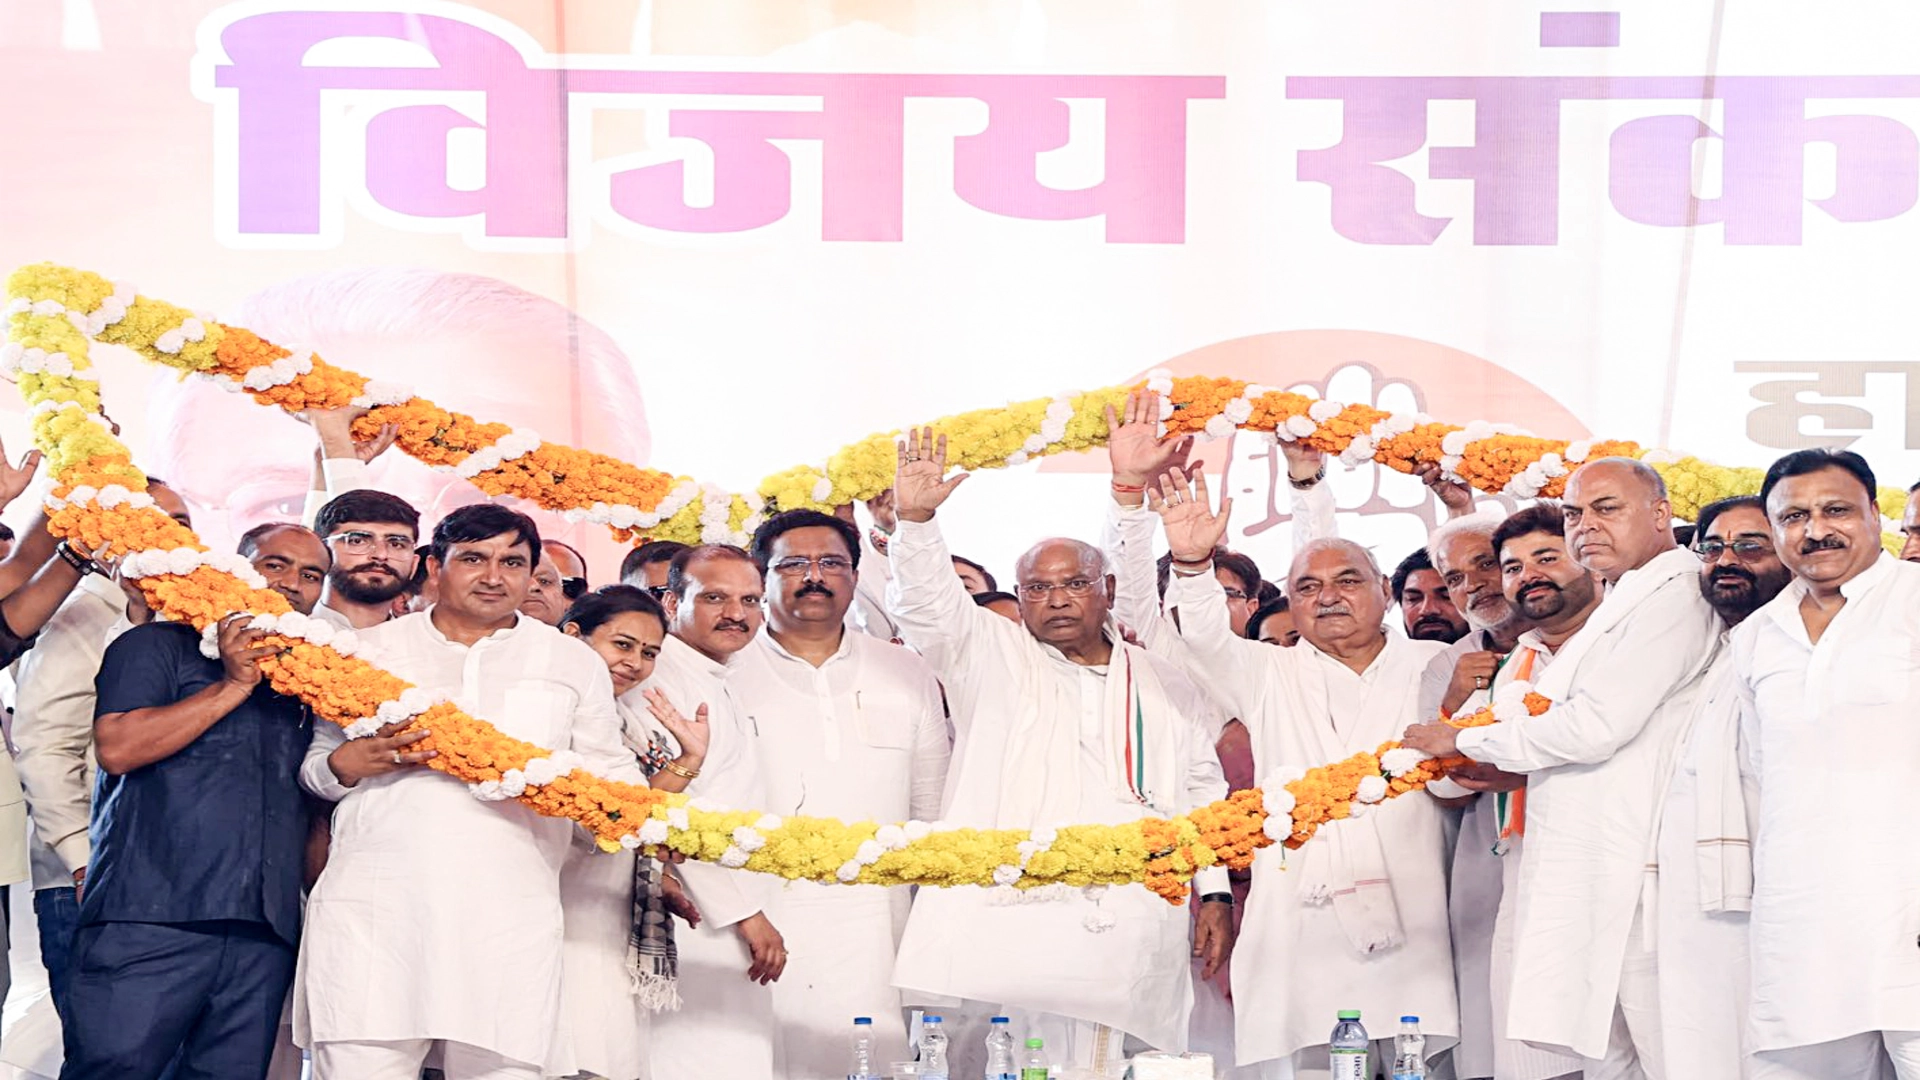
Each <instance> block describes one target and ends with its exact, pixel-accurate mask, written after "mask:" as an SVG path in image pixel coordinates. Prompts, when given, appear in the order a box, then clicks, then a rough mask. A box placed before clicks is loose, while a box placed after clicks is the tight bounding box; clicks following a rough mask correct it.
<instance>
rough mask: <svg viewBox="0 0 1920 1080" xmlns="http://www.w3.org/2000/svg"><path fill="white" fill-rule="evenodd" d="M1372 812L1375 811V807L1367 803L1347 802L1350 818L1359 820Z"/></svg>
mask: <svg viewBox="0 0 1920 1080" xmlns="http://www.w3.org/2000/svg"><path fill="white" fill-rule="evenodd" d="M1371 813H1373V807H1371V806H1369V805H1367V804H1366V803H1363V802H1352V803H1348V804H1347V817H1348V819H1350V820H1353V821H1358V820H1360V819H1361V818H1363V817H1366V816H1367V815H1368V814H1371Z"/></svg>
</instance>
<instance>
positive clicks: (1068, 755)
mask: <svg viewBox="0 0 1920 1080" xmlns="http://www.w3.org/2000/svg"><path fill="white" fill-rule="evenodd" d="M900 461H901V465H900V473H899V476H898V477H897V478H896V483H895V486H894V495H895V499H896V503H897V508H898V512H899V515H900V519H901V520H900V524H899V527H898V529H897V530H896V531H895V533H894V535H893V540H892V544H891V545H890V556H891V559H892V562H893V587H894V593H893V597H892V600H893V602H892V604H891V605H890V606H891V608H892V610H893V612H894V616H895V618H896V619H897V620H898V622H899V625H900V627H901V631H902V636H903V637H905V638H906V640H907V642H908V644H910V645H912V646H914V647H915V648H916V649H918V650H919V652H920V653H921V655H922V656H924V657H925V658H926V659H927V661H928V663H930V664H931V665H932V666H933V669H934V671H935V672H936V673H937V674H938V675H939V676H940V678H941V681H942V683H943V684H944V685H945V687H946V691H947V701H948V705H949V707H950V709H951V710H952V713H953V717H954V723H955V726H956V729H957V732H958V741H957V742H956V746H955V750H954V764H953V770H952V779H951V782H950V784H949V805H948V807H947V810H946V813H945V817H946V820H947V822H948V823H950V824H952V825H955V826H969V827H977V828H1014V829H1030V830H1041V831H1040V832H1039V834H1038V835H1039V836H1040V837H1042V838H1044V837H1045V835H1046V832H1045V830H1046V829H1049V828H1051V827H1054V826H1058V825H1067V824H1117V823H1120V822H1125V821H1131V820H1136V819H1139V818H1141V817H1147V816H1169V815H1173V814H1179V813H1183V812H1185V811H1187V810H1189V809H1191V808H1193V807H1195V806H1198V805H1202V804H1205V803H1208V802H1211V801H1213V800H1215V799H1218V798H1221V797H1223V796H1224V795H1225V793H1226V783H1225V780H1224V779H1223V778H1222V776H1221V773H1220V766H1219V762H1218V761H1217V760H1216V759H1215V758H1214V755H1213V751H1212V745H1211V743H1210V741H1209V740H1208V737H1207V734H1206V732H1205V731H1203V730H1202V729H1201V727H1200V725H1199V723H1198V722H1197V721H1196V720H1195V719H1194V717H1196V716H1198V715H1200V714H1201V713H1203V712H1204V710H1205V709H1207V708H1208V705H1207V703H1206V699H1205V697H1204V695H1202V694H1201V693H1200V691H1199V690H1198V689H1197V688H1196V687H1194V686H1193V684H1192V683H1191V682H1190V681H1189V680H1188V679H1187V678H1186V677H1185V676H1184V675H1182V674H1181V673H1180V672H1179V671H1177V670H1175V669H1174V668H1172V667H1171V666H1169V665H1166V664H1165V663H1164V661H1160V660H1157V659H1155V658H1153V657H1151V656H1149V655H1148V654H1147V653H1146V651H1145V650H1142V649H1138V648H1135V647H1133V646H1129V645H1126V644H1125V643H1124V642H1122V641H1120V640H1119V639H1118V636H1117V635H1116V634H1113V633H1112V631H1111V630H1108V631H1106V633H1105V634H1104V635H1103V634H1102V633H1101V631H1100V624H1099V620H1103V619H1105V618H1106V615H1107V604H1108V602H1109V598H1110V596H1111V592H1110V589H1111V584H1110V579H1109V578H1108V577H1107V576H1106V575H1105V574H1104V573H1103V572H1102V570H1101V566H1100V563H1101V559H1100V556H1099V553H1098V552H1097V550H1094V549H1092V548H1091V546H1090V545H1085V544H1079V543H1077V542H1073V541H1047V542H1044V543H1042V544H1041V545H1039V546H1038V547H1036V548H1035V549H1034V550H1033V551H1030V552H1029V553H1028V554H1027V555H1026V556H1024V557H1023V558H1022V559H1021V561H1020V564H1019V567H1018V572H1019V574H1020V582H1019V587H1020V589H1021V595H1022V597H1023V599H1022V614H1023V617H1024V618H1025V619H1026V625H1017V624H1015V623H1013V622H1011V621H1010V620H1008V619H1005V618H1002V617H1001V616H999V615H995V614H994V613H992V612H990V611H986V610H984V609H982V608H979V607H976V606H975V605H974V603H973V601H972V598H971V597H970V596H968V595H967V592H966V589H965V588H964V587H963V586H962V585H961V583H960V582H959V580H958V579H957V578H955V576H954V574H953V568H952V566H953V564H952V561H951V557H950V555H949V554H948V551H947V547H946V544H945V542H944V541H943V540H942V539H941V536H940V530H939V528H938V527H937V526H936V525H935V524H934V523H933V521H932V520H931V518H932V515H933V510H934V508H936V507H938V506H939V505H940V503H941V501H943V500H944V499H945V497H946V495H947V493H949V492H950V491H951V490H952V488H953V487H954V486H956V485H957V484H958V482H959V480H960V479H962V478H963V477H956V478H953V479H949V480H947V481H945V483H944V484H942V483H940V476H941V474H942V472H943V471H944V465H945V462H944V446H942V447H940V449H939V451H938V452H936V450H935V445H934V442H933V438H932V435H931V433H919V434H917V435H916V436H915V437H914V439H913V442H912V444H911V449H909V448H906V447H903V448H902V450H901V452H900ZM1029 594H1031V595H1029ZM1063 629H1064V631H1065V632H1067V633H1070V634H1071V635H1073V638H1072V640H1071V641H1066V639H1064V638H1062V639H1061V640H1063V641H1064V642H1065V643H1066V646H1067V647H1070V648H1073V649H1075V655H1076V657H1078V659H1070V658H1069V656H1068V654H1067V653H1066V652H1065V651H1063V648H1062V647H1060V646H1055V645H1052V644H1047V643H1043V641H1041V640H1040V639H1039V638H1038V637H1037V636H1036V634H1046V635H1049V636H1055V635H1056V634H1057V633H1059V632H1061V631H1063ZM1089 629H1090V630H1091V632H1092V634H1093V636H1092V637H1091V638H1090V639H1085V635H1086V633H1087V632H1088V631H1089ZM1083 639H1084V640H1083ZM1083 650H1084V651H1083ZM1089 660H1104V661H1105V662H1104V663H1090V662H1086V661H1089ZM1133 719H1137V720H1138V721H1139V723H1137V724H1136V723H1133V722H1132V720H1133ZM1129 755H1132V762H1133V763H1134V765H1135V766H1136V768H1132V769H1130V768H1129V767H1128V760H1129ZM1196 888H1197V890H1198V891H1199V892H1200V893H1201V895H1202V896H1203V897H1206V896H1213V895H1220V894H1228V885H1227V881H1226V871H1225V869H1224V868H1223V867H1210V868H1208V869H1207V870H1204V871H1202V872H1201V874H1200V875H1198V876H1197V878H1196ZM1201 906H1202V909H1203V913H1202V915H1201V923H1200V925H1201V929H1200V931H1198V933H1199V935H1200V936H1201V939H1202V943H1203V945H1207V946H1208V947H1209V951H1212V950H1213V949H1217V948H1219V947H1220V946H1223V945H1224V944H1225V937H1224V936H1225V935H1229V934H1230V933H1231V930H1230V925H1231V919H1230V917H1229V916H1230V912H1229V911H1228V910H1227V909H1226V907H1225V905H1224V904H1222V903H1218V902H1211V903H1203V904H1202V905H1201ZM1189 926H1190V916H1189V914H1188V911H1187V909H1186V908H1185V907H1184V906H1178V907H1177V906H1174V905H1171V904H1168V903H1167V902H1166V901H1165V900H1163V899H1161V898H1159V897H1158V896H1155V895H1153V894H1152V893H1150V892H1148V891H1147V890H1145V889H1143V888H1140V887H1137V886H1127V887H1116V888H1109V889H1106V890H1104V891H1095V894H1094V895H1089V893H1088V892H1083V891H1081V890H1073V889H1064V888H1063V889H1045V890H1035V891H1030V892H1024V893H1014V892H1011V891H1004V892H1003V891H1001V890H997V889H982V888H952V889H922V890H920V892H919V894H918V896H916V898H915V900H914V907H913V912H912V914H911V916H910V917H909V918H908V922H907V929H906V933H905V936H904V938H903V940H902V941H901V945H900V954H899V959H898V962H897V964H896V967H895V977H894V982H895V984H896V985H898V986H899V987H901V989H902V990H904V991H907V992H908V993H909V1000H924V998H925V997H926V996H928V995H935V996H938V997H939V998H940V999H943V1000H948V1001H950V1000H953V999H961V1001H962V1002H964V1004H963V1005H962V1006H961V1008H962V1011H963V1013H964V1014H966V1015H969V1016H971V1015H972V1014H976V1013H983V1014H984V1015H992V1014H993V1013H994V1012H997V1011H998V1010H997V1009H996V1008H995V1006H1009V1007H1011V1008H1010V1009H1009V1010H1008V1011H1009V1012H1010V1013H1011V1014H1012V1015H1013V1016H1014V1019H1015V1021H1016V1023H1017V1024H1018V1023H1021V1022H1023V1021H1024V1026H1026V1027H1027V1028H1028V1030H1030V1031H1032V1033H1034V1034H1037V1035H1039V1036H1041V1037H1043V1038H1045V1039H1046V1040H1047V1048H1048V1051H1049V1053H1050V1054H1051V1055H1052V1056H1053V1060H1054V1061H1055V1062H1058V1063H1061V1064H1063V1065H1079V1066H1087V1065H1093V1064H1095V1063H1097V1062H1104V1063H1111V1064H1117V1063H1118V1057H1119V1054H1120V1052H1121V1047H1120V1046H1119V1045H1118V1044H1119V1039H1118V1037H1117V1036H1118V1034H1119V1033H1124V1034H1125V1035H1128V1036H1132V1037H1133V1038H1134V1039H1137V1040H1138V1041H1140V1042H1144V1043H1146V1044H1148V1045H1150V1046H1153V1047H1158V1048H1161V1049H1168V1050H1180V1049H1183V1048H1184V1047H1185V1044H1186V1035H1187V1013H1188V1009H1189V1007H1190V1005H1191V1001H1192V985H1191V978H1190V974H1189V966H1190V965H1189V960H1190V952H1189V948H1188V940H1189ZM943 1008H944V1006H943ZM941 1015H943V1016H945V1015H947V1013H946V1012H944V1011H943V1012H942V1013H941ZM969 1041H970V1040H969ZM960 1071H961V1067H959V1066H957V1067H956V1070H955V1073H956V1075H958V1073H959V1072H960Z"/></svg>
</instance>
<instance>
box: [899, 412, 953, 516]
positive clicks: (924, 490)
mask: <svg viewBox="0 0 1920 1080" xmlns="http://www.w3.org/2000/svg"><path fill="white" fill-rule="evenodd" d="M895 448H896V449H897V450H898V451H899V455H900V456H899V462H898V464H897V465H896V466H895V472H894V474H893V509H894V513H895V514H897V515H898V516H899V517H900V518H901V519H902V520H905V521H932V520H933V512H934V511H935V510H938V509H940V504H941V503H944V502H946V501H947V496H949V495H951V494H953V489H954V488H957V487H959V486H960V482H961V481H963V480H965V479H966V478H967V474H966V473H955V474H954V475H953V476H951V477H947V478H946V479H942V477H946V475H947V437H946V436H945V435H942V436H940V437H939V438H938V439H935V438H934V434H933V429H932V428H930V427H929V428H921V429H920V430H918V431H909V432H907V437H906V438H905V439H903V440H901V441H900V442H898V443H896V444H895Z"/></svg>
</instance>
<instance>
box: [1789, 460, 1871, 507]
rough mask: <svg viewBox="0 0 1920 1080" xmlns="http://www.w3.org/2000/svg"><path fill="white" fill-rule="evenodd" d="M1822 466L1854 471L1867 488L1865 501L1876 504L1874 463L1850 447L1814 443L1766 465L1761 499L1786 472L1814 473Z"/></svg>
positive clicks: (1862, 485) (1801, 474)
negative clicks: (1843, 448)
mask: <svg viewBox="0 0 1920 1080" xmlns="http://www.w3.org/2000/svg"><path fill="white" fill-rule="evenodd" d="M1821 469H1845V470H1846V471H1847V472H1850V473H1852V474H1853V478H1854V479H1855V480H1858V481H1860V486H1861V487H1864V488H1866V489H1867V501H1868V502H1869V503H1873V504H1875V505H1876V506H1877V505H1878V504H1879V501H1880V485H1879V482H1878V481H1876V480H1875V479H1874V478H1873V466H1871V465H1868V464H1867V459H1866V458H1863V457H1861V456H1860V455H1859V454H1856V453H1854V452H1853V451H1851V450H1835V449H1833V448H1832V447H1829V446H1816V447H1813V448H1812V449H1808V450H1795V451H1794V452H1793V453H1791V454H1787V455H1785V456H1783V457H1782V458H1780V460H1778V461H1776V462H1774V463H1773V464H1772V465H1769V466H1767V478H1766V479H1765V480H1764V481H1762V482H1761V484H1760V503H1761V505H1762V506H1764V505H1766V502H1767V496H1769V495H1772V494H1773V488H1774V485H1775V484H1778V483H1779V482H1780V481H1782V480H1785V479H1786V478H1787V477H1789V476H1805V475H1807V474H1808V473H1817V472H1819V471H1820V470H1821Z"/></svg>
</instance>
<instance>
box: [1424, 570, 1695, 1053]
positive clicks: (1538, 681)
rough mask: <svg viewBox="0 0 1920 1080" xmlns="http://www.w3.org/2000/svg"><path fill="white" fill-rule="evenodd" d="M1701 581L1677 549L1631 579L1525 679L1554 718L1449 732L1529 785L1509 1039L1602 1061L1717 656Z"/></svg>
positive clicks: (1463, 747)
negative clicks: (1681, 765)
mask: <svg viewBox="0 0 1920 1080" xmlns="http://www.w3.org/2000/svg"><path fill="white" fill-rule="evenodd" d="M1699 573H1700V560H1699V557H1698V556H1696V555H1695V554H1693V553H1692V552H1691V551H1687V550H1685V549H1682V548H1674V549H1671V550H1668V551H1666V552H1663V553H1661V554H1660V555H1657V556H1655V557H1654V558H1653V559H1652V560H1650V561H1649V562H1648V563H1647V564H1646V565H1644V566H1642V567H1640V568H1638V569H1636V570H1633V571H1630V572H1628V573H1627V574H1626V575H1625V576H1623V577H1622V578H1621V580H1620V581H1619V582H1618V583H1617V584H1616V585H1614V586H1613V587H1612V588H1610V589H1609V590H1608V592H1607V597H1606V599H1605V600H1604V601H1602V602H1601V604H1600V606H1599V607H1598V608H1597V609H1595V611H1594V612H1593V614H1592V615H1590V616H1588V618H1587V621H1586V624H1585V625H1584V626H1583V627H1582V628H1581V630H1580V632H1579V633H1577V634H1575V635H1574V636H1573V637H1572V638H1571V639H1569V640H1568V641H1567V642H1566V643H1565V644H1563V645H1561V646H1560V648H1559V650H1558V652H1557V655H1556V657H1555V659H1554V663H1553V666H1552V667H1551V668H1550V669H1549V670H1548V671H1547V672H1546V673H1545V675H1544V676H1541V675H1539V674H1538V673H1536V678H1535V689H1536V690H1538V691H1539V692H1540V693H1542V694H1545V695H1546V696H1547V697H1549V698H1552V699H1554V700H1555V702H1556V704H1555V705H1554V707H1553V708H1551V709H1550V710H1548V711H1547V712H1546V713H1543V714H1542V715H1539V716H1535V717H1530V718H1528V719H1526V720H1524V721H1521V722H1519V723H1514V724H1493V725H1490V726H1487V727H1480V728H1470V729H1468V730H1465V731H1462V732H1460V733H1459V736H1458V745H1459V748H1460V752H1461V753H1462V754H1464V755H1466V756H1467V757H1470V758H1473V759H1474V760H1476V761H1485V762H1489V763H1491V764H1493V765H1497V766H1499V767H1500V768H1502V769H1505V770H1507V771H1508V772H1517V773H1526V774H1527V825H1526V829H1527V840H1526V844H1525V846H1524V847H1523V848H1522V849H1521V862H1520V881H1519V885H1520V889H1519V896H1518V898H1517V903H1518V907H1517V908H1516V909H1515V926H1514V979H1513V986H1514V1001H1513V1008H1512V1011H1511V1014H1510V1016H1509V1024H1508V1028H1507V1035H1508V1037H1509V1038H1513V1039H1520V1040H1523V1041H1526V1042H1533V1043H1539V1044H1543V1045H1547V1046H1555V1047H1566V1048H1569V1049H1571V1050H1572V1051H1573V1052H1574V1053H1577V1054H1579V1055H1580V1056H1582V1057H1587V1058H1593V1059H1599V1058H1600V1057H1601V1056H1602V1055H1603V1054H1604V1053H1605V1051H1606V1045H1607V1035H1608V1031H1609V1029H1610V1027H1611V1024H1612V1021H1613V1013H1614V1007H1615V1003H1616V1001H1617V1000H1618V994H1619V980H1620V971H1621V966H1622V964H1623V963H1624V962H1625V958H1626V950H1627V948H1628V936H1629V932H1630V931H1631V929H1632V926H1633V922H1634V916H1635V913H1636V912H1637V911H1638V910H1639V908H1640V903H1641V899H1642V893H1643V890H1644V889H1645V888H1646V887H1647V886H1648V884H1649V882H1648V879H1649V877H1650V874H1649V871H1650V869H1651V864H1652V856H1653V846H1654V839H1655V829H1656V825H1657V822H1658V819H1659V811H1660V804H1661V801H1662V800H1663V799H1664V798H1665V795H1666V790H1667V779H1668V777H1669V776H1670V774H1671V768H1672V763H1673V758H1674V754H1675V753H1676V752H1677V749H1678V745H1679V742H1680V739H1681V738H1682V736H1683V735H1684V734H1685V732H1686V729H1687V725H1688V724H1689V723H1691V721H1692V717H1693V710H1694V707H1695V699H1696V696H1697V691H1698V688H1699V685H1700V680H1701V676H1702V674H1703V673H1704V672H1705V670H1706V668H1707V665H1708V663H1709V662H1711V660H1712V659H1713V654H1714V651H1715V649H1717V648H1718V646H1719V640H1720V629H1721V625H1722V624H1721V622H1720V616H1719V615H1718V614H1717V613H1715V612H1714V610H1713V608H1712V607H1710V606H1709V605H1708V604H1707V602H1706V601H1705V600H1704V599H1702V598H1701V596H1700V586H1699ZM1649 914H1651V913H1649Z"/></svg>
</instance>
